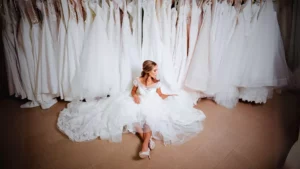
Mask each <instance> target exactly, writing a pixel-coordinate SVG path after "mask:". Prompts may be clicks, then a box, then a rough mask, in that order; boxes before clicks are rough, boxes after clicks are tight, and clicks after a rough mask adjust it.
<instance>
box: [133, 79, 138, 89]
mask: <svg viewBox="0 0 300 169" xmlns="http://www.w3.org/2000/svg"><path fill="white" fill-rule="evenodd" d="M133 85H134V86H135V87H138V81H137V79H135V80H134V81H133Z"/></svg>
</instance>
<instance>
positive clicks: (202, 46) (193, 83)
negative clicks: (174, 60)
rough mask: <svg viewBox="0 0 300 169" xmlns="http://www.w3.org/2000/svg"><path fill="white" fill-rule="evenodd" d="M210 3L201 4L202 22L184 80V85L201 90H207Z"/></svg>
mask: <svg viewBox="0 0 300 169" xmlns="http://www.w3.org/2000/svg"><path fill="white" fill-rule="evenodd" d="M211 5H212V2H211V1H207V2H205V3H204V4H203V23H202V26H201V29H200V33H199V37H198V40H197V43H196V46H195V51H194V54H193V57H192V59H191V63H190V66H189V68H188V74H187V77H186V80H185V86H186V87H188V88H190V89H193V90H197V91H202V92H204V91H206V90H207V88H208V82H209V76H210V71H209V57H210V30H211V18H212V16H211V14H212V12H211Z"/></svg>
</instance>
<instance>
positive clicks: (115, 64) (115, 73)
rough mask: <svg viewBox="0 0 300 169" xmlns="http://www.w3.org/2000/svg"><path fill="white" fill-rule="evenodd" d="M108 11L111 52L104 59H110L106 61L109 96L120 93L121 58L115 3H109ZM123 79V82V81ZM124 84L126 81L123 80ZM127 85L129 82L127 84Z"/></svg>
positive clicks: (118, 15)
mask: <svg viewBox="0 0 300 169" xmlns="http://www.w3.org/2000/svg"><path fill="white" fill-rule="evenodd" d="M109 5H110V8H109V9H110V10H109V13H110V15H109V20H108V27H107V33H108V38H109V45H110V46H109V48H110V50H111V52H110V53H108V54H106V57H108V58H110V59H107V61H108V63H107V64H109V65H110V68H111V70H110V75H109V76H110V81H109V87H110V89H109V93H108V94H109V95H115V94H117V93H119V92H120V90H121V87H125V86H121V76H122V75H121V71H120V66H121V64H122V63H121V62H120V58H121V55H120V53H121V20H120V8H119V6H118V4H117V3H115V2H113V1H110V4H109ZM125 64H126V66H128V67H129V66H130V64H128V63H125ZM122 78H124V79H128V80H129V79H130V77H128V74H126V75H125V76H124V77H122ZM124 79H123V80H124ZM125 83H126V80H125ZM127 83H129V81H128V82H127Z"/></svg>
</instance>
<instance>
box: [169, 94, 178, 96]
mask: <svg viewBox="0 0 300 169" xmlns="http://www.w3.org/2000/svg"><path fill="white" fill-rule="evenodd" d="M168 96H178V94H169V95H168Z"/></svg>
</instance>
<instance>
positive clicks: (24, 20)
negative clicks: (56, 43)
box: [17, 0, 39, 108]
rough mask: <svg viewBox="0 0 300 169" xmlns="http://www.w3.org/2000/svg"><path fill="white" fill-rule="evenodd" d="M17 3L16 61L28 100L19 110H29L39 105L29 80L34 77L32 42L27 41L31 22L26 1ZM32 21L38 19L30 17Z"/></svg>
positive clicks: (21, 0) (22, 0)
mask: <svg viewBox="0 0 300 169" xmlns="http://www.w3.org/2000/svg"><path fill="white" fill-rule="evenodd" d="M17 3H18V7H19V9H20V13H21V19H20V22H19V28H18V34H17V36H18V38H17V39H18V42H17V51H18V60H19V63H20V72H21V80H22V84H23V87H24V91H25V93H26V96H27V99H28V100H30V101H29V102H27V103H25V104H23V105H21V108H31V107H37V106H39V103H38V102H37V100H36V97H35V94H34V93H35V88H33V86H34V84H32V81H31V80H32V78H30V77H33V76H34V65H33V63H34V57H33V51H32V42H31V40H29V41H28V39H31V38H30V32H31V25H30V21H31V20H30V17H29V16H28V14H27V11H26V9H27V8H26V1H25V0H20V1H18V2H17ZM32 19H33V21H35V22H38V18H34V17H32ZM33 23H34V22H33Z"/></svg>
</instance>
